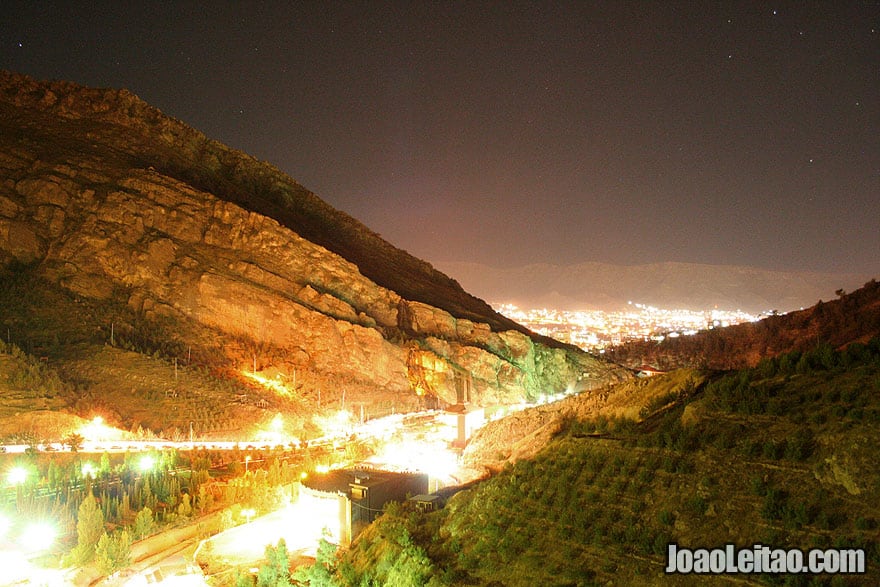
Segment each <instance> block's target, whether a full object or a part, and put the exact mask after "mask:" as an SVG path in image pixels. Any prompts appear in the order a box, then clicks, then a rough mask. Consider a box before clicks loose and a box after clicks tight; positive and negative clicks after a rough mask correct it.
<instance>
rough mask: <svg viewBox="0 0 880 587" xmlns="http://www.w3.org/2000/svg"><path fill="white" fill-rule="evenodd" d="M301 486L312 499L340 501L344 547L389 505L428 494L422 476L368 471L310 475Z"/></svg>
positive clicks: (344, 470)
mask: <svg viewBox="0 0 880 587" xmlns="http://www.w3.org/2000/svg"><path fill="white" fill-rule="evenodd" d="M302 484H303V487H304V488H305V489H306V490H307V492H308V493H309V494H311V495H312V496H314V497H325V498H327V499H337V500H339V502H340V507H339V526H340V531H339V537H340V543H342V544H343V545H345V546H347V545H348V544H349V543H350V542H351V540H352V539H354V537H355V536H357V535H358V534H359V533H360V531H361V530H363V529H364V527H365V526H366V525H367V524H369V523H370V522H372V521H373V520H375V519H376V518H377V517H379V515H380V514H381V513H382V511H383V508H384V507H385V504H387V503H388V502H390V501H396V502H400V503H403V502H405V501H406V500H407V499H409V498H410V497H411V496H413V495H420V494H425V493H427V492H428V476H427V475H426V474H424V473H395V472H392V471H377V470H371V469H340V470H337V471H330V472H328V473H324V474H313V475H310V476H309V477H307V478H306V479H305V480H303V482H302Z"/></svg>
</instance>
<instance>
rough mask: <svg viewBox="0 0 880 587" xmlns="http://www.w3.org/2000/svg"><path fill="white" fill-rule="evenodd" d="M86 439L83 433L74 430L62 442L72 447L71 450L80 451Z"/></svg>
mask: <svg viewBox="0 0 880 587" xmlns="http://www.w3.org/2000/svg"><path fill="white" fill-rule="evenodd" d="M85 441H86V439H85V438H83V436H82V434H77V433H76V432H73V433H71V434H68V435H67V436H65V437H64V440H63V441H62V444H64V446H66V447H67V448H69V449H70V452H79V451H80V450H82V447H83V443H84V442H85Z"/></svg>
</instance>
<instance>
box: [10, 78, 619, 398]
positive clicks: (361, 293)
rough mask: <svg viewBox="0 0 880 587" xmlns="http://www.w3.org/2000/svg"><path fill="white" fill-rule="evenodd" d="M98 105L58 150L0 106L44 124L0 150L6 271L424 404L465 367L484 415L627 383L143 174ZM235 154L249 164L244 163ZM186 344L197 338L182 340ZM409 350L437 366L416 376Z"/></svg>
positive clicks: (76, 116) (589, 362) (45, 118)
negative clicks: (21, 267) (584, 384)
mask: <svg viewBox="0 0 880 587" xmlns="http://www.w3.org/2000/svg"><path fill="white" fill-rule="evenodd" d="M2 81H4V82H5V83H6V84H7V86H8V84H10V83H11V82H10V80H9V79H6V80H2ZM65 87H66V86H65ZM30 91H31V92H38V91H43V92H44V94H45V96H44V98H43V99H42V101H41V102H40V103H42V102H46V103H49V104H53V105H54V106H53V110H52V112H53V114H52V116H56V117H60V118H59V122H58V123H57V124H59V125H61V124H62V122H61V119H63V124H65V125H70V124H74V123H77V124H82V122H81V121H80V119H81V118H83V117H86V118H87V117H88V115H90V114H91V113H88V112H87V113H83V112H81V111H80V110H77V109H76V108H74V107H73V106H70V105H69V104H71V103H73V102H72V101H71V100H66V99H65V98H64V96H61V95H58V93H57V92H51V91H48V90H46V89H45V88H42V89H41V88H40V86H38V85H37V86H36V89H34V88H31V89H30ZM76 91H77V90H75V89H72V90H71V92H74V93H75V92H76ZM114 95H115V94H114ZM7 97H8V96H7ZM99 98H100V96H99ZM117 98H118V96H117ZM96 100H98V99H97V98H96ZM131 100H136V98H133V97H131V96H130V95H128V97H127V98H126V99H125V100H124V102H125V103H129V102H131ZM19 101H21V100H19ZM32 102H33V101H31V102H29V103H28V104H29V105H30V107H33V104H32ZM99 102H100V100H98V102H96V103H95V105H94V109H95V110H96V111H98V112H100V113H102V119H101V120H102V122H101V124H102V125H103V126H101V127H100V133H98V132H97V131H96V133H97V134H94V135H92V134H90V133H89V132H88V131H85V132H84V133H83V136H84V137H85V138H84V142H82V143H78V144H75V145H73V146H72V147H70V146H68V145H66V144H65V143H64V142H63V141H58V140H57V139H56V138H55V137H53V135H52V134H51V133H52V129H53V124H54V122H53V119H52V118H51V117H49V115H48V114H46V113H45V112H43V111H41V110H39V108H37V110H36V111H35V112H34V111H31V110H28V109H27V108H26V107H24V106H22V105H21V104H16V105H15V106H11V105H9V104H3V100H2V99H0V105H2V106H3V107H4V108H5V112H7V113H8V114H10V116H12V117H14V116H21V118H22V121H26V120H28V116H33V117H36V118H39V120H40V125H41V126H40V131H39V132H35V133H34V134H33V135H32V136H31V135H29V134H28V133H29V132H30V131H28V130H27V124H26V123H24V122H22V124H21V129H23V130H20V131H17V134H18V135H20V137H21V139H20V140H18V141H15V140H12V139H8V140H3V141H0V182H2V183H0V260H2V262H3V263H4V264H8V263H10V262H12V261H19V262H24V263H36V264H38V266H39V268H40V270H41V272H42V273H43V274H44V275H45V276H46V277H48V278H50V279H51V280H53V281H55V282H57V283H59V284H61V285H62V286H64V287H65V288H67V289H69V290H71V291H73V292H76V293H77V294H79V295H82V296H87V297H90V298H96V299H108V300H109V299H110V298H114V299H117V300H120V299H121V300H123V301H124V302H125V303H127V304H128V306H130V307H131V308H132V309H134V310H136V311H138V312H143V314H144V315H145V316H146V317H147V318H148V319H153V318H159V317H167V318H171V319H172V320H176V321H178V322H179V323H181V324H195V325H198V326H199V328H202V329H206V330H207V331H209V332H216V333H218V334H220V335H222V336H229V337H245V338H249V339H252V340H254V341H257V342H259V343H261V344H268V345H271V346H272V347H274V348H277V349H281V351H282V352H285V353H289V356H290V357H292V359H291V363H292V364H294V365H295V366H297V367H301V368H304V369H308V370H309V371H310V372H313V373H316V374H319V375H320V374H322V373H323V374H328V375H329V374H332V375H333V376H335V377H344V378H347V379H348V380H351V381H356V382H359V383H362V384H365V385H368V386H376V387H381V388H383V389H385V390H391V391H401V392H409V391H410V390H411V389H412V387H413V381H414V380H422V381H424V383H426V385H427V389H425V391H426V392H427V393H428V394H434V395H437V396H439V397H441V398H442V399H444V400H445V401H448V402H454V401H455V399H456V395H455V386H454V382H453V380H454V378H453V377H452V376H451V375H450V374H451V373H452V372H453V371H454V370H458V371H459V372H462V371H463V372H467V373H470V374H471V376H472V377H473V382H474V391H475V395H476V397H474V398H472V399H473V400H474V401H475V402H496V401H498V402H509V401H520V400H521V399H523V398H524V397H525V396H527V395H534V394H538V393H542V392H546V391H558V390H561V389H564V388H565V387H566V386H567V385H569V384H570V383H571V382H573V381H575V380H576V379H577V378H578V376H580V375H582V374H583V373H584V372H586V371H589V372H592V373H593V377H594V378H596V380H607V379H614V378H618V377H620V376H621V374H620V371H618V370H615V369H612V368H610V367H608V366H607V365H605V364H604V363H601V362H599V361H597V360H595V359H593V358H592V357H589V356H588V355H585V354H583V353H579V352H577V351H575V350H573V349H571V348H562V347H560V348H549V347H547V346H545V345H543V344H540V343H536V342H534V341H533V340H532V339H531V338H529V337H528V336H527V335H525V334H523V333H521V332H517V331H513V330H511V331H503V332H497V331H493V329H492V328H491V327H490V326H489V325H488V324H484V323H480V322H479V321H475V320H471V319H464V318H456V317H454V316H453V315H452V314H451V313H450V312H448V311H446V310H442V309H439V308H437V307H434V306H432V305H429V304H427V303H424V302H419V301H413V300H407V299H404V298H403V297H402V296H401V295H399V294H398V293H396V292H395V291H392V290H391V289H389V288H386V287H382V286H380V285H377V283H375V282H374V281H373V280H371V279H368V278H367V277H365V276H364V275H363V274H362V273H361V271H360V270H359V268H358V266H357V265H355V264H354V263H352V262H350V261H348V260H346V259H345V258H343V257H342V256H341V255H339V254H336V253H333V252H331V251H330V250H328V249H327V248H325V247H323V246H320V245H318V244H315V243H314V242H312V241H310V240H307V239H305V238H303V237H302V236H301V235H300V234H298V233H297V232H296V231H294V230H291V229H290V228H287V227H285V226H283V225H282V224H280V223H279V222H278V221H276V220H274V219H273V218H270V217H269V216H266V215H263V214H259V213H256V212H253V211H249V210H246V209H245V208H243V207H241V206H239V205H237V204H235V203H231V202H229V201H225V200H223V199H220V198H218V197H216V196H215V195H214V194H212V193H210V192H209V191H207V190H204V189H199V188H197V187H194V185H192V184H191V183H188V182H185V181H181V180H180V179H177V178H175V177H171V176H169V175H168V174H164V173H160V172H159V171H157V170H155V169H154V168H152V167H150V166H149V164H144V162H141V165H140V166H134V165H132V164H131V157H130V156H126V157H122V158H120V157H118V154H117V153H116V151H115V150H114V149H125V148H129V149H130V150H135V151H136V149H134V148H133V147H130V146H128V145H127V144H121V143H120V144H114V143H113V141H114V140H118V139H114V137H116V136H117V135H118V132H116V133H114V132H110V131H108V130H107V128H111V130H112V129H115V127H114V126H113V125H114V124H120V123H125V122H126V120H128V119H126V118H125V117H124V116H121V115H120V116H116V115H113V114H112V112H113V111H112V104H111V105H105V106H106V107H104V106H102V105H101V104H100V103H99ZM137 105H138V104H135V105H134V106H137ZM134 106H130V108H134ZM139 107H141V108H145V106H143V105H142V104H141V105H140V106H139ZM153 115H154V116H158V118H157V120H158V121H159V122H158V123H156V125H154V127H152V128H154V130H155V131H156V132H157V133H158V134H159V135H160V136H158V137H156V139H155V140H157V141H161V140H163V137H164V134H167V132H166V127H167V126H168V125H171V123H170V122H168V121H167V120H166V119H164V118H163V117H161V115H156V114H155V113H153ZM117 119H119V120H117ZM108 120H109V123H108ZM71 121H73V122H71ZM120 121H121V122H120ZM14 122H15V121H14V120H13V123H14ZM108 124H109V125H110V126H109V127H108V126H107V125H108ZM175 124H178V125H179V123H176V122H175ZM86 126H87V125H86ZM171 126H172V127H173V125H171ZM174 128H176V127H174ZM172 130H173V129H172ZM68 131H69V129H68ZM117 131H118V129H117ZM168 132H170V131H168ZM190 132H194V131H190ZM163 133H164V134H163ZM123 134H124V133H123ZM9 136H11V134H10V133H8V132H7V137H9ZM77 138H79V135H77ZM92 140H93V141H94V142H91V141H92ZM132 140H133V141H134V139H132ZM138 140H151V137H149V136H146V137H144V136H139V138H138ZM56 141H57V142H56ZM105 142H109V143H110V144H104V143H105ZM178 142H179V141H178ZM172 146H174V147H179V148H181V149H184V147H186V145H183V146H181V145H177V144H174V145H172ZM46 152H51V156H46V155H44V154H43V153H46ZM237 156H238V157H239V164H240V165H244V164H245V163H246V162H247V158H246V157H245V156H243V155H240V154H239V155H237ZM241 160H244V161H245V163H241ZM201 162H202V163H201V164H203V165H204V164H205V163H204V158H203V159H202V160H201ZM254 164H255V165H256V163H254ZM218 166H219V163H218ZM220 167H222V166H220ZM218 168H219V167H218ZM221 171H222V169H221ZM227 171H228V170H227ZM279 175H280V174H279ZM282 179H285V180H286V181H291V180H289V178H282ZM279 181H280V180H279ZM389 271H393V267H392V268H389ZM496 330H497V328H496ZM179 334H180V336H181V337H182V338H184V339H185V338H186V337H187V333H186V330H185V328H184V329H183V330H182V331H181V332H180V333H179ZM414 350H418V352H420V353H422V354H424V355H430V356H433V357H434V358H435V360H433V361H424V360H421V361H420V362H417V363H413V361H412V360H410V356H411V354H412V352H413V351H414ZM414 365H415V367H414ZM413 369H415V370H416V371H418V372H417V373H414V372H413ZM419 378H421V379H419Z"/></svg>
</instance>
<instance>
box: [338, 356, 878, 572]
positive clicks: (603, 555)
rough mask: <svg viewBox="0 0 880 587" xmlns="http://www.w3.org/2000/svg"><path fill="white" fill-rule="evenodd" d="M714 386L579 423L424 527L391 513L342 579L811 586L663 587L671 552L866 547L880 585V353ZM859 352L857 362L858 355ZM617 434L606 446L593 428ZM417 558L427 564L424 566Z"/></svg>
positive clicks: (820, 359)
mask: <svg viewBox="0 0 880 587" xmlns="http://www.w3.org/2000/svg"><path fill="white" fill-rule="evenodd" d="M872 344H873V348H871V349H867V348H866V347H856V348H854V349H853V350H851V351H850V352H848V353H846V354H842V355H841V354H835V353H833V352H832V353H830V354H829V353H828V352H827V349H820V350H818V351H816V352H814V353H811V354H810V355H808V356H807V357H806V358H805V359H803V361H802V360H801V358H802V357H801V356H799V355H795V356H793V357H787V358H786V357H784V358H783V360H782V361H776V362H775V363H774V362H771V361H766V362H764V363H762V365H761V366H760V367H758V368H756V369H754V370H750V371H740V372H733V373H731V374H728V375H726V376H723V377H720V378H716V379H715V380H714V381H713V382H711V383H709V384H708V385H706V386H704V387H703V388H701V389H700V390H698V391H697V393H695V394H694V395H692V396H691V397H690V398H686V399H683V400H681V401H679V402H676V403H675V404H674V405H672V406H670V407H667V408H665V409H662V410H660V411H659V412H657V413H655V414H654V415H653V416H650V417H649V418H647V419H646V420H645V421H643V422H641V423H635V422H633V421H631V420H616V421H611V422H610V423H609V422H608V421H605V420H601V421H579V422H578V421H576V422H571V423H569V426H568V428H567V430H566V431H565V432H563V433H562V434H559V435H557V437H556V438H555V439H554V440H553V441H551V442H550V443H549V444H548V445H547V446H546V447H545V448H544V449H543V450H542V451H541V452H540V453H539V454H538V455H537V456H536V457H535V458H533V459H529V460H523V461H520V462H518V463H517V464H516V465H514V466H510V467H507V468H506V469H505V470H504V471H503V472H502V473H500V474H498V475H496V476H494V477H493V478H491V479H490V480H488V481H486V482H483V483H480V484H478V485H477V486H476V487H474V488H472V489H469V490H467V491H463V492H461V493H459V494H458V495H456V496H455V497H454V498H453V499H452V500H451V501H450V503H449V504H448V506H447V507H446V508H445V509H444V510H443V511H441V512H439V513H437V514H433V515H429V516H421V515H418V514H406V513H403V512H399V511H395V515H391V516H385V517H383V518H382V519H380V522H379V523H377V524H375V525H374V527H373V528H371V529H370V530H369V532H368V533H366V534H364V535H363V536H362V537H361V538H360V539H359V541H358V542H357V543H356V545H355V546H354V547H353V548H352V549H351V551H349V553H347V554H346V555H345V556H344V558H343V562H342V564H341V570H340V576H343V577H345V578H346V579H345V581H343V582H344V583H346V584H357V583H358V582H359V581H361V580H362V579H364V578H375V579H379V580H380V581H385V580H387V579H388V577H389V576H391V573H401V572H403V573H408V574H409V575H410V576H411V577H416V581H415V582H414V583H413V584H425V583H427V582H428V581H429V580H431V581H433V583H434V584H449V585H591V584H605V583H606V582H607V581H611V582H612V583H613V584H620V585H629V584H664V585H665V584H670V583H677V584H717V583H720V582H724V581H733V582H746V583H747V584H748V583H779V584H783V583H785V581H788V582H789V583H786V584H794V585H801V584H803V585H806V584H811V583H810V578H807V577H805V576H804V577H801V576H795V577H788V578H783V577H779V578H772V577H769V576H760V577H758V576H752V577H743V576H739V577H732V578H728V579H727V580H725V579H720V578H717V577H714V578H705V577H704V578H702V579H701V578H699V577H675V578H673V577H667V576H664V574H663V566H664V564H665V549H666V544H667V543H668V542H670V541H675V542H677V543H679V544H680V545H683V546H691V547H700V546H703V547H712V546H720V545H724V544H725V543H728V542H732V543H735V544H738V545H751V544H754V543H761V544H767V545H773V546H778V547H798V548H802V549H807V548H811V547H816V546H821V547H828V546H841V547H843V546H846V547H852V546H863V547H865V548H867V549H868V570H869V573H870V575H869V576H868V577H852V576H850V577H836V578H833V579H832V578H831V577H820V578H818V580H817V581H818V583H819V584H854V585H861V584H871V582H875V583H873V584H876V581H877V580H878V579H880V539H878V522H880V506H878V504H880V464H878V463H880V461H878V458H877V457H878V453H877V448H876V447H877V446H878V443H880V426H878V424H880V341H877V340H875V341H874V342H873V343H872ZM860 349H861V350H860ZM597 427H598V428H600V429H602V430H605V431H606V432H608V431H610V434H608V435H607V436H605V437H600V438H596V437H593V436H589V435H588V434H586V433H591V432H594V431H595V429H596V428H597ZM421 557H423V558H421Z"/></svg>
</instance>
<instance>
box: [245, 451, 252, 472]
mask: <svg viewBox="0 0 880 587" xmlns="http://www.w3.org/2000/svg"><path fill="white" fill-rule="evenodd" d="M249 462H251V455H246V456H245V457H244V474H245V475H247V472H248V463H249Z"/></svg>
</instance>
